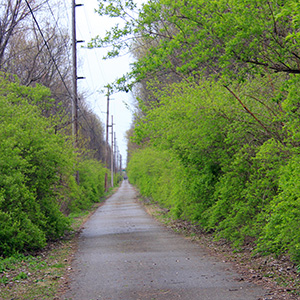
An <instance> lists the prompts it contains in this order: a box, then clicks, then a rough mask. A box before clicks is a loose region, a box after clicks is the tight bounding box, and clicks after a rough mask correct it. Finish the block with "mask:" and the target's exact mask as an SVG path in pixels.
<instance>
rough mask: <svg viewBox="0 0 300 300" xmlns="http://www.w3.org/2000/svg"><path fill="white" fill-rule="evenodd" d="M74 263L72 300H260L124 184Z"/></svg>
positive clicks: (90, 225)
mask: <svg viewBox="0 0 300 300" xmlns="http://www.w3.org/2000/svg"><path fill="white" fill-rule="evenodd" d="M78 243H79V244H78V251H77V253H76V255H75V259H74V262H73V265H72V267H73V269H74V272H73V275H72V278H71V284H70V289H69V291H68V292H67V293H66V294H65V295H64V297H63V299H73V300H100V299H101V300H119V299H122V300H154V299H155V300H156V299H157V300H166V299H168V300H176V299H180V300H198V299H199V300H234V299H238V300H258V299H264V294H265V291H264V290H263V289H262V288H261V287H259V286H255V285H253V284H250V283H246V282H239V281H237V280H236V278H238V274H236V273H235V272H234V271H233V269H232V268H231V265H230V264H229V263H224V262H222V261H220V260H218V258H215V257H211V256H210V255H209V254H208V252H206V251H205V249H202V248H201V246H199V245H198V244H197V243H196V242H192V241H190V240H188V239H186V238H184V237H183V236H182V235H180V234H177V233H174V232H173V231H172V230H170V229H167V228H166V227H165V226H164V225H161V224H160V223H159V222H158V221H156V220H155V219H153V218H152V217H151V216H149V215H148V214H147V213H146V212H145V211H144V209H143V207H142V206H141V205H140V204H139V203H138V201H137V200H136V192H135V190H134V188H133V187H132V186H131V185H130V184H129V183H128V182H127V181H124V182H123V183H122V185H121V187H120V188H119V189H118V191H117V192H116V193H115V194H114V195H113V196H112V197H110V198H109V199H107V200H106V203H105V204H104V205H103V206H101V207H100V208H99V209H98V210H97V211H96V212H95V213H94V214H93V216H92V217H91V218H90V219H89V221H88V222H87V223H86V224H85V228H84V230H83V232H82V234H81V236H80V238H79V242H78Z"/></svg>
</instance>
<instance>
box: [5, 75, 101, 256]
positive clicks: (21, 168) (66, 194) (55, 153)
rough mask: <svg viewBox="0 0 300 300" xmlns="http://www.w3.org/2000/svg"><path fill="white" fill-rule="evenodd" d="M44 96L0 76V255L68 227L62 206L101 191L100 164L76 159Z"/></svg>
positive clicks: (78, 205)
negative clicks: (77, 174)
mask: <svg viewBox="0 0 300 300" xmlns="http://www.w3.org/2000/svg"><path fill="white" fill-rule="evenodd" d="M49 96H50V93H49V90H48V89H46V88H44V87H42V86H36V87H24V86H21V85H19V84H18V82H17V80H15V81H9V80H7V78H6V77H5V76H4V75H1V76H0V140H1V143H0V256H1V255H10V254H12V253H15V252H19V251H22V252H23V251H30V250H35V249H38V248H41V247H44V246H45V245H46V243H47V241H48V240H50V239H56V238H59V237H61V236H62V235H63V234H64V233H65V231H66V230H68V229H69V218H68V217H67V213H68V212H70V211H72V210H78V209H86V208H88V207H89V206H90V205H91V204H92V203H94V202H96V201H99V200H100V198H101V197H102V196H103V195H104V172H105V171H104V170H105V169H104V167H103V166H102V165H101V164H100V163H99V162H97V161H92V160H84V159H79V158H78V157H77V154H76V153H75V152H74V150H73V147H72V143H71V142H72V141H71V139H70V138H68V137H66V136H65V135H63V134H60V133H58V132H57V130H56V127H57V126H56V125H57V121H58V119H57V120H55V119H54V118H53V117H46V116H44V115H45V114H46V113H45V112H46V111H47V109H50V108H51V103H52V101H51V99H50V98H49ZM78 161H79V162H78ZM77 165H78V170H79V172H80V178H81V183H80V185H78V184H77V183H76V181H75V178H74V174H75V166H77Z"/></svg>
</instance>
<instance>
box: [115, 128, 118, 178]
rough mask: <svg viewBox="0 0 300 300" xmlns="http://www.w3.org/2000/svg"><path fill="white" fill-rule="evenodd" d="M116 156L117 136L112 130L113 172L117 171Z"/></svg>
mask: <svg viewBox="0 0 300 300" xmlns="http://www.w3.org/2000/svg"><path fill="white" fill-rule="evenodd" d="M116 156H117V136H116V133H115V132H114V173H115V174H116V173H117V166H118V164H117V160H116Z"/></svg>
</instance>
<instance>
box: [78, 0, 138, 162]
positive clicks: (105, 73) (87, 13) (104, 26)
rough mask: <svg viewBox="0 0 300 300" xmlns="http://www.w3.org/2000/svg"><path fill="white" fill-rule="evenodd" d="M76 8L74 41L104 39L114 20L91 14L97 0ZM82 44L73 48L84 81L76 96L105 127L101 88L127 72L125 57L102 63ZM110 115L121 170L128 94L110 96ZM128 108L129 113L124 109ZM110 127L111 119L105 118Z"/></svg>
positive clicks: (80, 1) (80, 0)
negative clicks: (80, 95)
mask: <svg viewBox="0 0 300 300" xmlns="http://www.w3.org/2000/svg"><path fill="white" fill-rule="evenodd" d="M77 4H84V6H79V7H77V8H76V23H77V24H76V27H77V40H85V42H86V43H87V42H89V41H90V40H91V38H92V37H95V36H96V35H100V36H104V34H105V31H106V30H109V29H110V28H111V27H112V25H113V24H114V23H113V22H115V20H112V19H110V18H107V17H100V16H99V15H98V14H97V13H95V12H94V9H95V8H97V7H98V3H97V0H77ZM81 45H82V44H80V43H79V44H78V45H77V50H78V54H77V55H78V71H77V73H78V76H83V77H85V79H82V80H78V92H83V93H85V98H86V101H87V102H88V104H89V105H90V108H91V109H92V110H93V111H94V113H96V114H97V115H98V116H99V117H100V119H101V120H102V122H103V124H104V125H105V124H106V105H107V100H106V96H105V93H104V94H103V93H101V90H105V89H104V86H105V85H107V84H108V83H111V82H113V81H114V80H115V79H116V78H118V77H121V76H122V75H123V74H125V73H126V72H127V71H129V63H130V59H131V58H130V57H129V55H127V56H124V57H120V58H117V59H113V60H102V57H103V55H104V54H105V53H106V51H105V49H84V48H82V47H81ZM110 98H111V99H112V100H111V101H110V115H113V118H114V124H115V125H114V132H116V137H117V145H118V148H119V151H120V153H121V155H122V160H123V167H124V166H125V164H126V157H127V152H126V150H127V141H126V139H125V133H126V131H127V130H128V129H129V128H130V124H131V122H132V112H131V110H133V105H132V102H133V97H132V94H131V93H121V92H119V93H116V94H113V95H111V97H110ZM128 106H129V107H130V110H129V109H128ZM109 122H110V123H111V117H109ZM110 140H111V135H109V141H110Z"/></svg>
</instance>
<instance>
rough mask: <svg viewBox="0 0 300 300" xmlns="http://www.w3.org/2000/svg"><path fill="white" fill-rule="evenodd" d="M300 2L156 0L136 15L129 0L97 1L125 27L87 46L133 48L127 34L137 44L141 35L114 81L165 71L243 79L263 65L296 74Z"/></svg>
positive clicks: (115, 51)
mask: <svg viewBox="0 0 300 300" xmlns="http://www.w3.org/2000/svg"><path fill="white" fill-rule="evenodd" d="M105 3H107V5H106V6H105ZM299 7H300V6H299V3H298V1H296V0H281V1H277V0H272V1H263V0H258V1H255V2H253V1H250V0H243V1H237V0H231V1H225V0H220V1H213V2H211V1H204V0H201V1H198V0H197V1H196V0H188V1H186V0H181V1H176V2H174V1H171V0H160V1H149V2H148V3H146V4H143V5H142V8H141V9H140V10H139V13H138V18H136V19H134V18H133V17H132V15H131V14H130V12H128V10H131V9H133V8H136V6H135V5H134V4H133V3H132V1H126V2H123V1H121V0H116V1H115V0H110V1H107V2H104V3H102V4H101V5H100V7H99V10H98V13H99V14H100V15H109V16H111V17H120V18H122V19H123V20H125V21H123V24H124V26H123V28H120V26H119V25H117V26H115V27H114V28H113V29H112V30H111V31H109V32H108V33H107V35H106V36H105V37H104V38H100V37H96V38H95V39H94V40H93V41H92V42H91V43H90V44H89V45H90V46H91V47H103V46H106V45H112V47H113V48H112V49H113V50H112V51H110V52H108V57H112V56H115V55H118V54H119V53H120V51H121V49H124V48H127V49H129V50H130V49H132V45H133V44H132V43H129V42H128V38H131V39H133V40H135V41H137V42H135V45H136V44H138V41H140V40H141V39H142V40H143V43H142V44H145V43H147V42H149V43H150V45H151V46H150V48H149V49H148V51H147V52H146V53H145V55H143V56H142V57H141V58H139V59H138V61H137V62H135V63H133V64H132V71H131V72H130V73H129V74H127V76H125V77H123V78H122V79H121V80H120V81H119V82H117V83H124V81H126V80H128V86H129V87H131V86H132V82H130V80H133V81H140V80H142V79H143V78H145V77H146V76H149V74H150V75H154V74H158V73H159V72H162V71H164V70H165V71H167V70H170V71H172V72H173V73H175V74H178V75H180V76H182V77H183V78H185V79H188V78H191V77H192V78H198V77H199V76H200V77H201V76H203V74H204V75H206V76H212V75H214V76H216V77H217V78H220V77H221V76H222V75H226V76H227V77H229V78H244V77H245V76H249V74H253V72H254V73H256V72H259V73H261V74H265V73H266V72H267V70H269V71H274V72H283V73H288V74H298V73H300V69H299V66H300V60H299V58H300V53H299V49H298V47H297V45H298V44H299V39H300V30H299V28H300V25H299V23H300V19H299V10H300V8H299ZM121 88H122V86H121Z"/></svg>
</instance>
